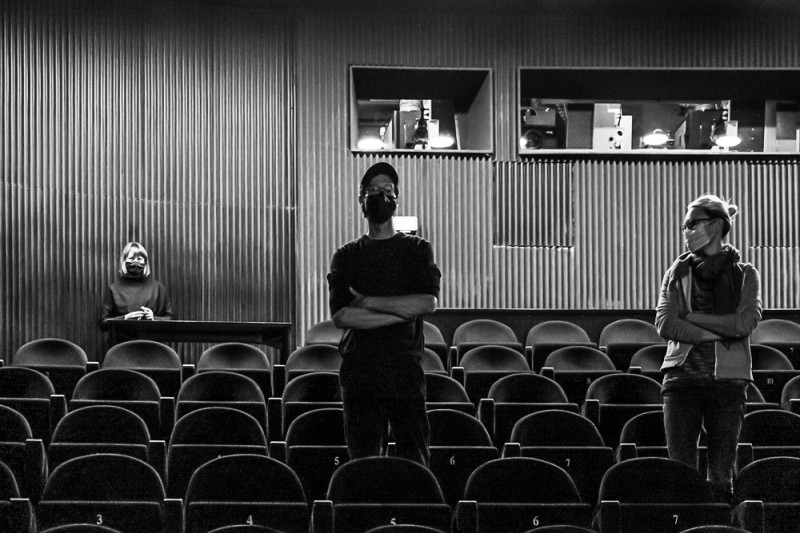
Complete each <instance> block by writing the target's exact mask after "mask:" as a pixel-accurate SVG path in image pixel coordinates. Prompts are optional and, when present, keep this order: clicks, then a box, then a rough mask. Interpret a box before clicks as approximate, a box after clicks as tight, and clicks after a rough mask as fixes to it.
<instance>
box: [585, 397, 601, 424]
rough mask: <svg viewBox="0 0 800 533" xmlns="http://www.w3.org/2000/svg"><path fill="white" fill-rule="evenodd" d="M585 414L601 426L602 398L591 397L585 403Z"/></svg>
mask: <svg viewBox="0 0 800 533" xmlns="http://www.w3.org/2000/svg"><path fill="white" fill-rule="evenodd" d="M583 416H585V417H586V418H588V419H589V420H591V421H592V423H593V424H594V425H595V426H597V427H599V426H600V400H595V399H593V398H590V399H588V400H586V401H585V402H584V404H583Z"/></svg>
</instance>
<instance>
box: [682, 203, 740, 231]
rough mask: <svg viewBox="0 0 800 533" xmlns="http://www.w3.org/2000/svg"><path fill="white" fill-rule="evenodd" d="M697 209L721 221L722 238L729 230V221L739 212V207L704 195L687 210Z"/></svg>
mask: <svg viewBox="0 0 800 533" xmlns="http://www.w3.org/2000/svg"><path fill="white" fill-rule="evenodd" d="M693 207H697V208H698V209H702V210H703V211H704V212H705V213H706V214H707V215H708V216H709V217H711V218H718V219H720V220H722V237H723V238H724V237H725V236H726V235H727V234H728V232H729V231H730V230H731V220H732V219H733V217H734V216H736V213H737V212H738V211H739V207H738V206H737V205H735V204H732V203H730V201H727V202H726V201H725V200H723V199H722V198H720V197H719V196H715V195H713V194H704V195H703V196H701V197H699V198H697V199H696V200H695V201H693V202H692V203H690V204H689V205H688V207H687V209H692V208H693Z"/></svg>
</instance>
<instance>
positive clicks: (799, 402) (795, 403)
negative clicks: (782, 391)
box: [789, 398, 800, 415]
mask: <svg viewBox="0 0 800 533" xmlns="http://www.w3.org/2000/svg"><path fill="white" fill-rule="evenodd" d="M789 411H790V412H792V413H794V414H797V415H800V398H792V399H791V400H789Z"/></svg>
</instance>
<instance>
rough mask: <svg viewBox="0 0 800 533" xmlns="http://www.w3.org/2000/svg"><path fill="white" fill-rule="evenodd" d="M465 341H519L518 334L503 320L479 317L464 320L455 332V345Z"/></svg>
mask: <svg viewBox="0 0 800 533" xmlns="http://www.w3.org/2000/svg"><path fill="white" fill-rule="evenodd" d="M465 342H476V343H478V342H479V343H484V344H491V343H493V342H497V343H514V342H517V336H516V335H515V334H514V330H513V329H511V328H510V327H509V326H507V325H506V324H503V323H502V322H498V321H497V320H492V319H488V318H479V319H475V320H470V321H468V322H464V323H463V324H461V325H460V326H458V327H457V328H456V330H455V332H454V333H453V342H452V344H453V346H458V345H459V344H462V343H465Z"/></svg>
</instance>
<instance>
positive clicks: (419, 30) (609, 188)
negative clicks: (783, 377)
mask: <svg viewBox="0 0 800 533" xmlns="http://www.w3.org/2000/svg"><path fill="white" fill-rule="evenodd" d="M387 21H390V22H387ZM796 27H797V20H796V19H792V18H791V17H787V18H783V19H775V18H773V19H770V18H762V17H726V16H710V15H709V16H687V15H669V14H665V15H663V16H661V15H660V16H656V17H647V16H641V15H639V16H626V15H624V14H615V15H614V16H607V17H604V16H581V15H578V16H556V15H541V14H538V13H535V12H530V13H529V14H519V13H516V14H513V15H503V14H502V13H499V12H498V13H492V14H490V13H480V14H477V15H470V14H463V13H462V14H457V15H454V14H447V15H444V14H438V13H435V12H431V13H424V14H420V13H411V12H401V9H400V8H398V12H397V13H391V14H388V15H387V14H385V13H365V12H358V13H356V12H334V11H308V12H300V13H299V14H298V28H297V31H298V40H297V83H298V85H297V87H298V105H297V112H298V115H297V120H298V133H299V137H298V140H297V141H298V147H299V154H300V158H299V159H298V190H299V191H301V195H300V197H299V198H298V249H297V255H298V302H299V304H298V307H299V308H298V313H297V324H296V332H297V335H298V341H300V342H302V339H303V334H304V331H305V330H306V329H307V328H308V327H310V326H311V325H312V324H314V323H315V322H317V321H319V320H323V319H325V318H328V317H329V313H328V307H327V284H326V282H325V274H326V273H327V271H328V267H329V262H330V258H331V255H332V254H333V252H334V251H335V249H336V247H337V246H339V245H341V244H342V243H344V242H346V241H348V240H350V239H353V238H355V237H357V236H358V235H360V234H361V233H363V231H364V230H365V225H364V222H363V219H362V218H361V216H360V213H359V211H358V204H357V203H356V195H357V185H358V180H359V178H360V176H361V174H362V173H363V171H364V170H365V169H366V168H367V167H368V166H369V164H371V163H372V162H374V161H377V160H379V159H386V160H388V161H390V162H392V163H394V164H396V165H397V167H398V170H399V171H400V173H401V185H402V184H403V180H404V181H405V183H406V185H407V186H406V187H403V192H402V196H401V208H400V209H401V211H402V212H403V213H405V214H416V215H418V216H420V217H421V225H422V234H423V235H424V236H425V237H426V238H428V239H429V240H430V241H431V242H432V244H433V246H434V249H435V250H436V253H437V262H438V263H439V265H440V267H441V269H442V273H443V275H444V278H443V281H442V295H441V298H440V305H441V306H444V307H457V308H460V307H474V308H526V307H539V308H548V307H553V308H606V307H613V308H625V307H632V308H652V307H653V306H654V305H655V302H656V298H657V292H658V285H659V283H660V281H661V276H662V274H663V271H664V269H665V268H666V267H667V266H668V265H669V263H670V262H671V261H672V259H673V258H674V257H675V256H676V255H677V254H678V253H680V251H681V250H682V249H683V245H682V243H681V235H680V232H679V231H678V227H679V225H680V222H681V220H682V217H683V210H684V208H685V206H686V204H687V203H688V202H689V201H690V200H691V199H693V198H694V196H696V195H699V194H701V193H703V192H706V191H711V192H717V193H719V194H721V195H723V196H730V197H732V198H733V199H734V200H737V201H738V203H739V205H740V206H741V207H742V217H741V220H740V221H739V226H738V227H737V228H736V229H735V230H734V233H733V234H732V236H731V237H732V241H733V242H734V244H736V245H737V246H738V247H741V248H742V254H743V255H744V256H745V258H747V259H748V260H751V261H754V262H755V261H756V260H757V259H758V257H757V256H758V255H759V253H757V250H753V249H751V248H750V241H751V239H750V238H749V234H748V233H747V231H749V230H747V229H746V228H749V227H750V222H749V221H751V220H752V218H750V217H752V216H755V211H758V210H759V209H761V208H762V206H763V208H764V209H770V208H772V204H773V202H774V201H775V199H774V198H773V197H772V196H770V195H771V194H773V191H772V189H770V190H769V191H765V196H764V197H763V198H761V199H760V200H759V202H764V203H763V204H758V205H752V204H753V201H754V200H753V199H751V198H750V189H751V187H752V184H751V179H752V178H751V177H750V169H753V168H755V169H761V168H763V170H764V172H766V173H768V174H770V173H772V172H773V170H772V169H773V166H774V163H760V162H752V161H751V162H748V161H744V160H741V161H739V160H737V161H729V160H715V159H711V160H703V159H698V160H696V161H695V160H689V161H686V160H669V159H666V160H662V161H658V160H654V161H642V160H641V159H630V158H626V159H619V160H614V159H602V160H594V159H590V158H575V159H573V160H570V161H568V162H564V161H551V160H549V159H548V158H536V159H530V160H526V161H522V162H519V161H517V160H518V156H517V155H516V141H515V135H516V131H517V130H516V128H517V126H516V124H515V121H516V120H517V70H518V68H519V67H536V66H547V67H552V66H575V67H602V66H608V67H619V66H622V67H625V66H631V67H647V68H653V67H664V68H689V67H695V68H696V67H718V68H724V67H730V68H746V67H758V68H764V67H773V68H798V67H800V39H798V37H797V35H798V34H797V31H796ZM353 64H355V65H389V66H425V67H437V66H441V67H485V68H491V69H492V70H493V73H494V95H495V98H494V124H493V125H492V126H493V127H494V128H495V142H496V146H495V154H494V157H493V159H492V160H491V161H490V160H487V159H485V158H481V157H459V156H454V157H451V158H442V157H431V156H417V155H389V154H387V157H380V156H379V155H375V156H363V155H356V154H351V153H350V152H349V150H348V139H349V135H348V124H349V97H348V93H347V90H348V80H347V76H348V67H349V66H350V65H353ZM778 165H779V166H780V164H778ZM775 172H778V171H777V170H776V171H775ZM781 172H782V174H781V175H782V176H785V179H786V180H790V179H791V178H790V177H789V176H790V174H792V173H796V172H797V164H796V163H789V164H788V165H786V169H785V170H784V171H781ZM564 174H567V175H569V176H570V178H571V179H572V180H573V181H572V188H573V201H574V205H573V213H574V221H573V224H574V226H573V230H574V231H573V233H574V242H573V244H572V245H571V246H568V247H524V246H506V245H500V246H496V245H495V242H496V241H495V232H496V231H497V228H496V227H495V224H496V222H497V221H498V220H501V219H502V214H501V213H497V212H496V206H497V205H501V204H502V205H513V206H516V207H515V208H516V209H524V207H525V205H524V202H520V201H519V199H518V198H514V196H515V195H525V194H529V193H530V192H529V191H528V190H526V189H525V187H526V185H525V184H526V183H528V184H530V183H532V182H531V181H530V180H531V179H548V180H549V179H551V178H553V177H555V176H562V177H561V178H559V179H564V178H563V175H564ZM511 178H513V179H514V180H516V182H515V184H512V183H510V182H507V181H504V180H507V179H511ZM496 179H499V180H500V182H501V183H500V184H501V185H503V187H497V189H496V188H495V180H496ZM514 187H519V189H515V188H514ZM776 187H777V185H776ZM496 190H500V191H502V194H508V195H511V198H508V199H505V201H503V202H499V201H496V199H494V193H495V192H496ZM543 190H546V188H545V189H543ZM552 194H557V190H553V191H552ZM473 195H474V196H473ZM543 203H546V202H543V201H541V200H539V201H538V202H536V204H537V205H542V204H543ZM773 227H775V228H777V225H776V226H773ZM795 227H796V224H795ZM529 230H530V227H529ZM538 231H542V230H538ZM794 231H796V230H794ZM787 254H788V252H787V253H785V254H784V255H786V256H787V257H786V258H785V259H783V263H782V264H783V265H784V268H787V269H788V268H795V269H796V268H797V267H796V265H797V262H796V261H795V260H794V259H792V258H791V257H790V256H789V255H787ZM791 279H796V277H795V278H791ZM790 292H791V294H789V293H790ZM778 293H780V294H778ZM765 304H766V305H770V306H774V307H786V306H798V305H800V295H798V291H797V290H796V287H795V290H793V291H790V287H788V286H785V285H784V284H783V283H781V282H777V285H776V286H775V289H774V290H773V292H771V293H769V294H768V295H765Z"/></svg>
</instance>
